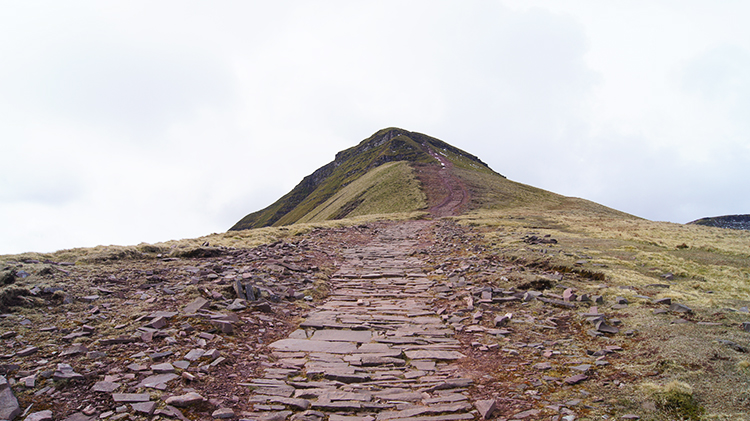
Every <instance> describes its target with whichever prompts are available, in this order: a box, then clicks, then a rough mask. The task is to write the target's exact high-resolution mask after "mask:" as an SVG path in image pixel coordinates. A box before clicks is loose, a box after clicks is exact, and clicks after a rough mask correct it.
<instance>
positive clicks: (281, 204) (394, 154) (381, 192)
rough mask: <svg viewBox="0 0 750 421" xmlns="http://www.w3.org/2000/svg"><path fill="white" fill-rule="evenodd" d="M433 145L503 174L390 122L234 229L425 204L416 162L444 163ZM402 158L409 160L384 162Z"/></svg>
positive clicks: (457, 161) (458, 162) (456, 160)
mask: <svg viewBox="0 0 750 421" xmlns="http://www.w3.org/2000/svg"><path fill="white" fill-rule="evenodd" d="M430 150H433V151H440V152H441V154H442V155H443V156H445V157H446V159H448V160H449V161H451V162H452V163H453V164H454V165H455V166H457V167H462V168H467V169H468V168H471V169H472V170H475V171H482V172H485V173H488V174H493V175H495V176H499V174H496V173H495V172H494V171H492V170H491V169H490V168H489V167H488V166H487V164H485V163H484V162H482V161H481V160H480V159H479V158H477V157H476V156H474V155H471V154H469V153H467V152H465V151H462V150H461V149H459V148H456V147H454V146H452V145H449V144H448V143H445V142H443V141H441V140H438V139H435V138H433V137H430V136H427V135H424V134H421V133H416V132H409V131H407V130H403V129H399V128H387V129H383V130H380V131H378V132H377V133H375V134H373V135H372V136H370V137H369V138H367V139H365V140H363V141H362V142H360V143H359V144H358V145H357V146H354V147H352V148H349V149H346V150H343V151H341V152H339V153H337V154H336V157H335V159H334V160H333V162H330V163H328V164H326V165H324V166H323V167H321V168H319V169H317V170H316V171H315V172H313V173H312V174H310V175H308V176H307V177H305V178H304V179H303V180H302V181H301V182H300V183H299V184H298V185H297V186H296V187H294V188H293V189H292V190H291V191H290V192H289V193H287V194H285V195H284V196H282V197H281V198H280V199H279V200H277V201H276V202H274V203H273V204H271V205H270V206H268V207H267V208H265V209H262V210H259V211H257V212H253V213H251V214H249V215H247V216H245V217H244V218H242V219H241V220H240V221H239V222H237V223H236V224H235V225H234V226H233V227H232V228H230V231H236V230H243V229H252V228H260V227H267V226H282V225H290V224H294V223H296V222H309V221H321V220H330V219H341V218H344V217H347V216H354V215H364V214H372V213H393V212H411V211H416V210H422V209H425V208H426V207H427V203H426V196H425V194H424V192H423V191H422V187H423V186H422V185H421V183H420V181H419V180H418V179H417V178H416V176H415V175H414V170H413V168H414V165H427V166H430V165H432V166H439V165H440V163H439V161H437V159H435V158H434V157H433V156H431V155H430V152H429V151H430ZM397 162H405V163H408V165H389V166H388V167H387V168H382V169H380V168H379V167H381V166H383V165H384V164H389V163H397ZM376 170H377V172H376V173H373V174H370V175H369V176H367V177H366V175H367V174H368V173H370V172H371V171H376ZM360 179H362V180H360ZM356 181H359V183H356V184H355V182H356ZM345 189H346V190H345Z"/></svg>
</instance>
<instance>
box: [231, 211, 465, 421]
mask: <svg viewBox="0 0 750 421" xmlns="http://www.w3.org/2000/svg"><path fill="white" fill-rule="evenodd" d="M429 223H430V222H425V221H416V222H409V223H403V224H392V225H388V226H387V227H385V228H383V229H382V230H381V231H380V232H379V233H378V234H377V235H376V236H375V237H374V238H373V240H372V242H371V243H370V244H368V245H366V246H364V247H361V248H357V249H350V250H347V251H345V261H344V263H343V264H342V265H341V267H340V270H339V271H338V272H337V273H336V274H335V275H334V276H333V278H332V280H331V281H332V282H331V283H332V285H333V291H332V293H331V295H330V297H329V299H328V300H327V301H326V302H325V304H323V305H321V306H319V307H318V308H317V309H316V311H314V312H312V313H311V314H310V315H309V317H308V318H307V319H306V320H305V321H304V322H303V323H302V324H301V326H300V329H298V330H297V331H295V332H293V333H292V334H291V335H290V336H289V337H288V338H286V339H282V340H279V341H276V342H274V343H272V344H270V346H271V348H272V349H273V350H274V351H273V355H274V357H275V358H276V360H275V361H276V363H275V364H274V367H269V368H267V369H266V370H265V375H264V377H262V378H256V379H252V380H250V381H248V382H247V383H246V385H247V386H249V387H251V388H252V389H253V396H252V397H251V398H250V401H251V402H252V403H253V404H254V409H255V411H256V412H257V414H258V419H261V420H266V421H271V420H273V421H276V420H285V419H288V418H291V419H292V420H306V421H307V420H310V421H318V420H325V419H328V420H330V421H357V420H370V421H373V420H377V421H381V420H399V421H417V420H420V421H452V420H468V419H474V418H475V417H476V413H477V412H476V411H475V410H473V404H472V403H471V402H470V401H469V397H468V395H467V394H466V393H465V392H466V388H467V387H468V386H469V385H470V384H471V380H470V379H465V378H461V377H459V376H458V374H457V371H456V369H455V367H453V366H452V365H451V362H453V361H455V360H457V359H460V358H462V357H463V355H462V354H461V353H460V352H459V351H458V350H459V342H458V340H456V339H455V338H453V337H452V335H453V330H452V329H451V328H450V327H448V326H446V325H445V324H444V323H443V322H442V320H441V318H440V317H439V316H438V315H436V314H435V313H434V312H433V311H431V310H430V305H429V302H430V300H432V298H433V294H432V293H431V291H430V289H431V287H432V286H433V281H432V280H430V279H429V278H428V277H427V275H426V274H425V272H424V263H423V262H422V261H420V260H419V259H418V258H415V257H412V256H411V254H412V252H413V250H414V249H415V246H416V245H417V235H418V233H419V230H420V229H423V228H425V226H426V225H427V224H429Z"/></svg>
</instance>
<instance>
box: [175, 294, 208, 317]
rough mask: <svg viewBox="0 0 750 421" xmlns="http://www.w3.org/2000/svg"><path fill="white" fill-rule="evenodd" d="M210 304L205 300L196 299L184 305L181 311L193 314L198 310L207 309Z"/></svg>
mask: <svg viewBox="0 0 750 421" xmlns="http://www.w3.org/2000/svg"><path fill="white" fill-rule="evenodd" d="M210 304H211V303H210V302H209V301H208V300H206V299H205V298H196V299H195V300H193V302H191V303H190V304H188V305H186V306H185V307H184V308H183V309H182V311H183V312H184V313H186V314H195V313H197V312H198V310H204V309H207V308H208V307H209V305H210Z"/></svg>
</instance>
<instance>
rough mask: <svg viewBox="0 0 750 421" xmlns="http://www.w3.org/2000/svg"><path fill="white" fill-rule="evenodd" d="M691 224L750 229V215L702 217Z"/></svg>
mask: <svg viewBox="0 0 750 421" xmlns="http://www.w3.org/2000/svg"><path fill="white" fill-rule="evenodd" d="M688 223H689V224H695V225H704V226H707V227H719V228H729V229H733V230H745V231H750V215H725V216H714V217H709V218H701V219H698V220H696V221H693V222H688Z"/></svg>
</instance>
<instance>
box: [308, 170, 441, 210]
mask: <svg viewBox="0 0 750 421" xmlns="http://www.w3.org/2000/svg"><path fill="white" fill-rule="evenodd" d="M426 205H427V203H426V198H425V195H424V193H423V192H422V190H421V188H420V185H419V182H418V180H417V179H416V177H415V176H414V171H413V169H412V168H411V167H410V166H409V164H408V163H407V162H406V161H399V162H389V163H387V164H383V165H381V166H379V167H376V168H374V169H372V170H370V171H368V172H367V174H365V175H363V176H362V177H360V178H358V179H357V180H355V181H353V182H352V183H351V184H349V185H347V186H346V187H344V188H343V189H341V190H339V191H338V192H337V193H336V194H335V195H333V196H332V197H331V198H330V199H328V200H326V201H325V202H323V203H322V204H321V205H319V206H318V207H316V208H315V209H313V210H312V211H311V212H309V213H308V214H307V215H305V216H303V217H302V218H300V219H299V221H297V222H321V221H327V220H331V219H342V218H347V217H353V216H361V215H373V214H384V213H396V212H411V211H416V210H421V209H424V208H425V207H426Z"/></svg>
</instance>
